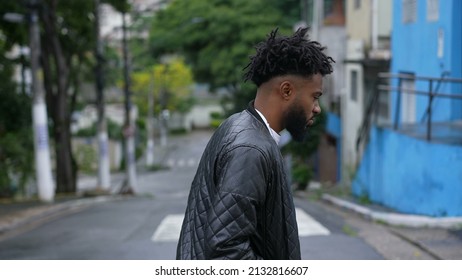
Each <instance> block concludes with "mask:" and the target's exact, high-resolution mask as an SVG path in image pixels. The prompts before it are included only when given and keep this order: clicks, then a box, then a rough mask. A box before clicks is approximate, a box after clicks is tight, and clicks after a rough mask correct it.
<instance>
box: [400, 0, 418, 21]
mask: <svg viewBox="0 0 462 280" xmlns="http://www.w3.org/2000/svg"><path fill="white" fill-rule="evenodd" d="M402 1H403V2H402V4H403V23H412V22H415V21H416V20H417V0H402Z"/></svg>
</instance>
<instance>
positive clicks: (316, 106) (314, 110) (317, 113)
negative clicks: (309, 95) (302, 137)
mask: <svg viewBox="0 0 462 280" xmlns="http://www.w3.org/2000/svg"><path fill="white" fill-rule="evenodd" d="M313 113H315V114H316V115H319V114H320V113H321V106H319V104H315V105H314V108H313Z"/></svg>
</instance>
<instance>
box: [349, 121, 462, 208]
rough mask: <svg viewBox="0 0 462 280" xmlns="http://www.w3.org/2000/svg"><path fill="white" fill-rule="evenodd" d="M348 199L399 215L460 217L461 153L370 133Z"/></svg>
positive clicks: (392, 134)
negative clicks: (367, 201)
mask: <svg viewBox="0 0 462 280" xmlns="http://www.w3.org/2000/svg"><path fill="white" fill-rule="evenodd" d="M370 137H371V138H370V142H369V145H368V147H367V149H366V151H365V153H364V156H363V158H362V161H361V165H360V167H359V169H358V172H357V174H356V177H355V180H354V182H353V187H352V190H353V193H354V194H355V195H357V196H362V195H365V196H367V197H369V199H370V200H371V201H374V202H376V203H380V204H383V205H385V206H388V207H391V208H393V209H396V210H398V211H401V212H404V213H411V214H422V215H429V216H438V217H439V216H460V215H462V168H461V166H462V147H461V146H455V145H444V144H433V143H427V142H425V141H422V140H418V139H414V138H411V137H408V136H405V135H402V134H399V133H396V132H394V131H391V130H388V129H383V128H377V127H373V128H372V130H371V134H370Z"/></svg>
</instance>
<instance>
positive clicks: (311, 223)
mask: <svg viewBox="0 0 462 280" xmlns="http://www.w3.org/2000/svg"><path fill="white" fill-rule="evenodd" d="M295 211H296V214H297V224H298V235H299V236H300V237H304V236H311V235H329V234H330V231H329V230H328V229H327V228H325V227H324V226H323V225H321V224H320V223H319V222H318V221H316V220H315V219H314V218H313V217H311V216H310V215H308V213H306V212H305V211H303V209H301V208H295Z"/></svg>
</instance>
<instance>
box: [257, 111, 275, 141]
mask: <svg viewBox="0 0 462 280" xmlns="http://www.w3.org/2000/svg"><path fill="white" fill-rule="evenodd" d="M255 111H257V113H258V114H259V115H260V117H261V118H262V119H263V121H264V122H265V124H266V127H267V128H268V130H269V132H270V134H271V137H273V139H274V141H276V144H278V145H279V141H280V139H281V135H279V134H277V132H276V131H274V130H273V129H272V128H271V127H270V125H269V123H268V121H267V120H266V118H265V116H263V114H262V113H261V112H260V111H258V110H257V109H255Z"/></svg>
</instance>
